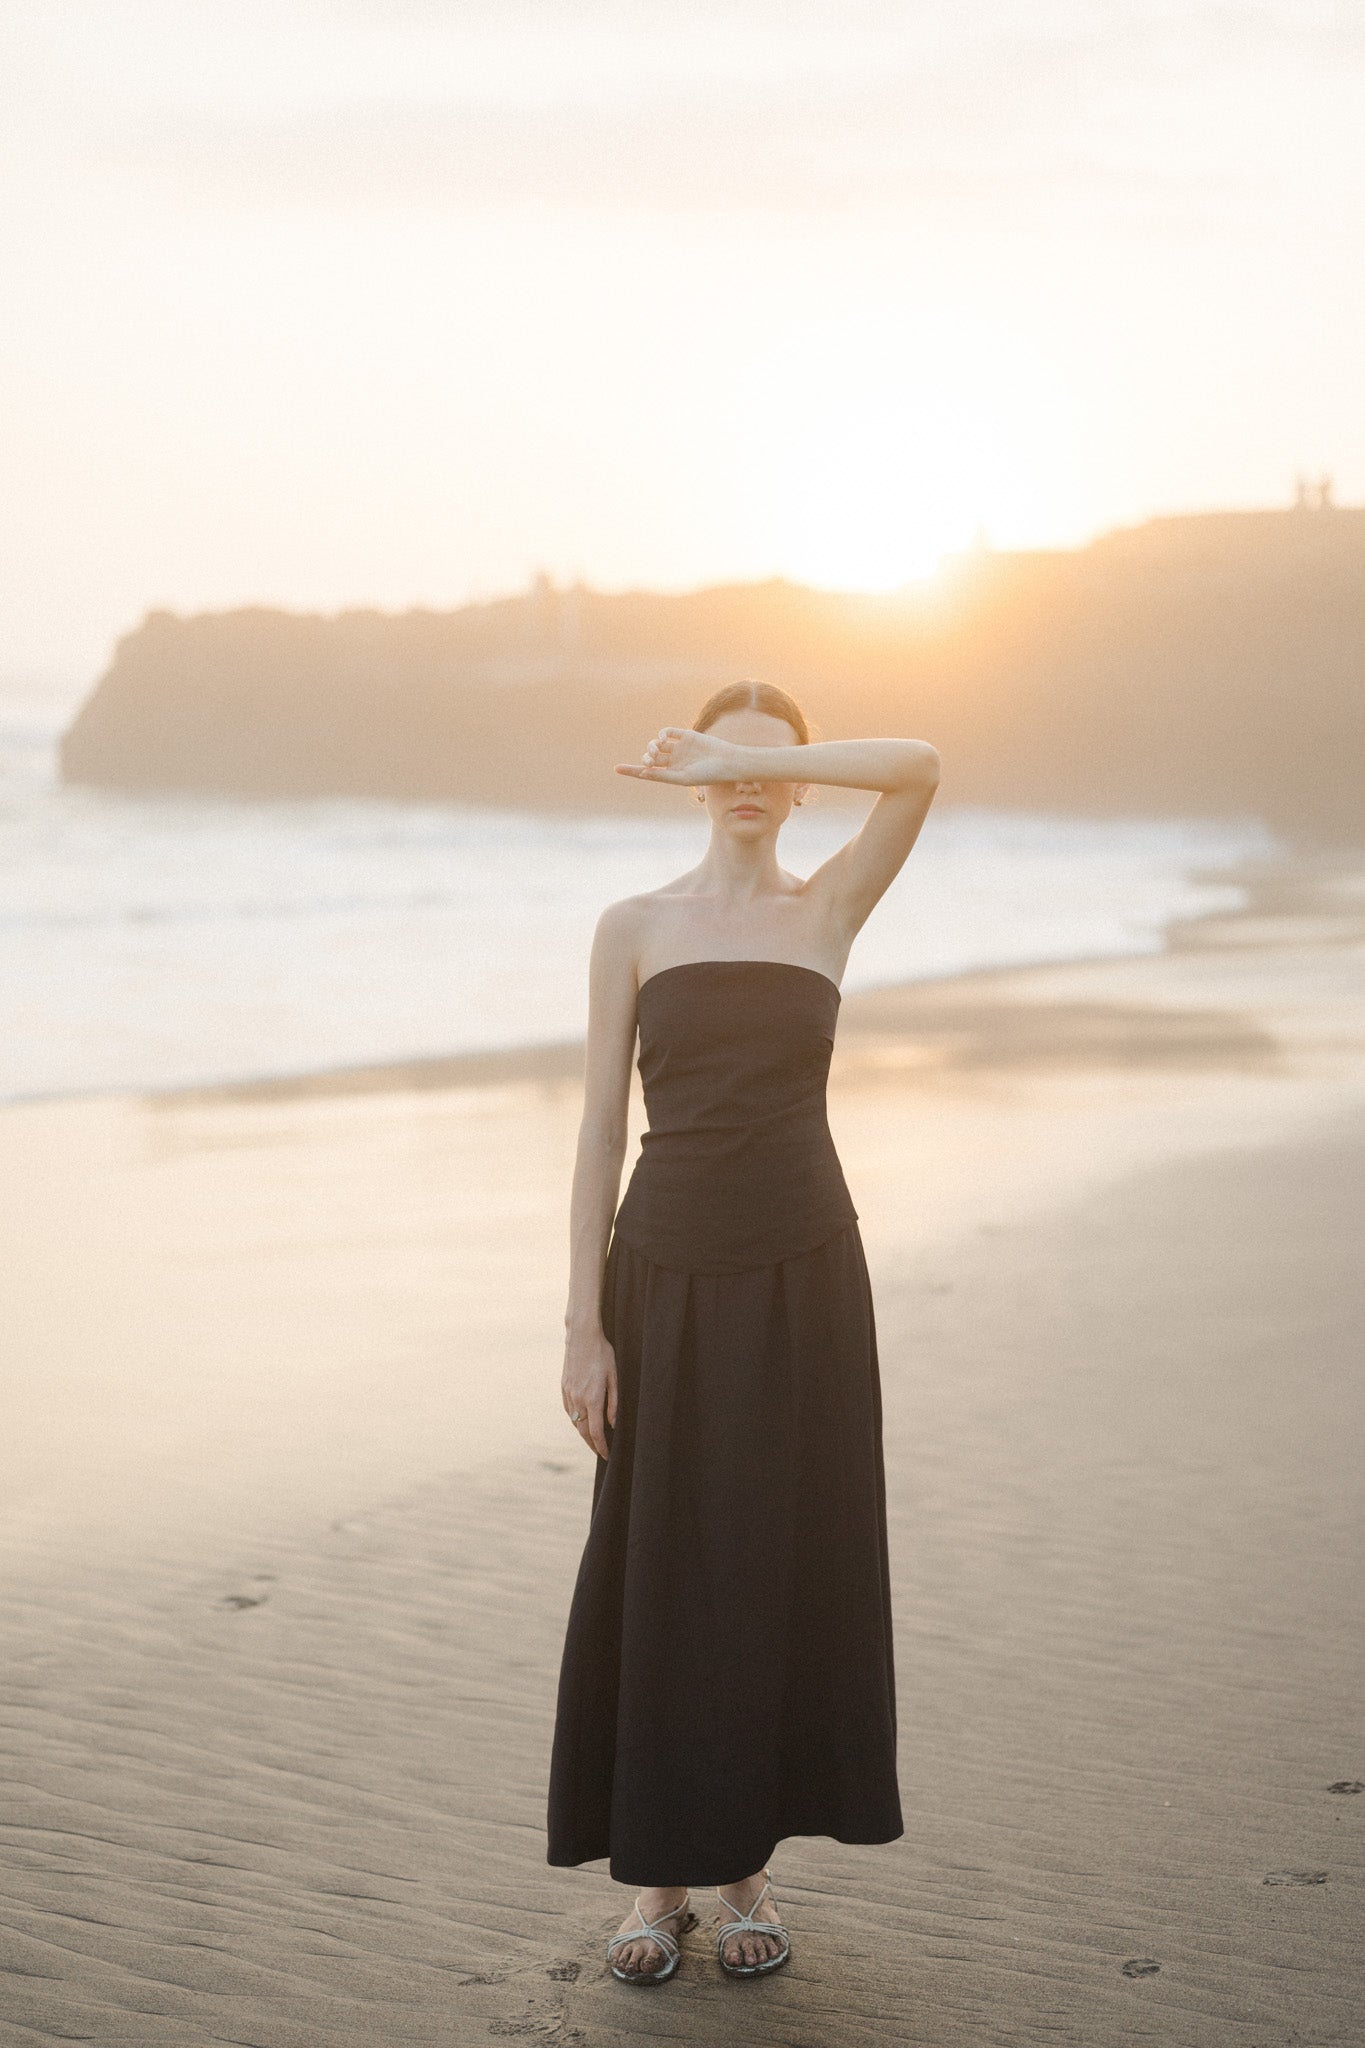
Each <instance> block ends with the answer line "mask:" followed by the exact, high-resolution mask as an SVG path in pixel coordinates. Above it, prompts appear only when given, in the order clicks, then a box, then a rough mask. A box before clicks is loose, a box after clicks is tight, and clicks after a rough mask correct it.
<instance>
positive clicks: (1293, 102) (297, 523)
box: [0, 0, 1365, 680]
mask: <svg viewBox="0 0 1365 2048" xmlns="http://www.w3.org/2000/svg"><path fill="white" fill-rule="evenodd" d="M1362 73H1365V23H1363V22H1362V20H1361V17H1360V16H1359V14H1358V13H1357V12H1356V11H1354V10H1352V9H1350V8H1348V7H1346V6H1344V5H1340V4H1314V5H1307V6H1303V5H1300V6H1295V7H1292V8H1291V7H1284V6H1275V5H1269V4H1242V5H1223V4H1219V5H1213V4H1195V5H1192V6H1187V7H1184V8H1182V9H1180V10H1179V11H1176V10H1174V9H1172V8H1169V7H1167V6H1165V5H1160V4H1156V0H1116V4H1115V5H1114V6H1113V7H1111V8H1109V9H1107V10H1106V11H1105V14H1104V17H1103V20H1102V21H1101V22H1097V20H1096V17H1095V14H1094V11H1093V9H1089V8H1082V7H1080V6H1079V5H1078V4H1073V0H1067V4H1062V0H990V4H988V5H986V6H984V7H982V8H979V9H976V10H973V11H972V14H971V16H970V18H969V19H967V18H963V17H962V15H961V13H960V11H957V10H952V9H949V8H947V7H946V6H943V5H929V6H919V7H916V8H913V9H911V8H909V7H906V6H898V5H892V4H887V0H868V4H864V5H861V6H856V7H853V8H848V7H840V8H836V7H834V6H833V5H832V4H830V0H808V4H804V5H798V6H795V7H783V8H778V7H777V6H775V5H771V4H766V0H737V4H735V5H732V6H727V7H724V8H722V7H720V6H717V5H712V4H701V0H692V4H688V5H679V4H669V0H645V4H637V5H635V6H633V7H630V8H626V7H625V6H624V5H611V4H597V5H591V4H588V5H585V6H576V7H574V8H572V9H570V8H569V7H568V6H567V5H566V4H564V0H534V4H533V0H521V4H510V5H504V6H500V7H498V8H493V7H491V6H486V5H475V6H470V7H466V8H464V9H462V10H461V11H460V15H459V19H458V21H453V20H451V19H448V18H447V17H446V16H445V14H444V12H443V10H441V9H439V8H437V7H435V6H433V5H431V4H429V0H397V4H392V5H388V6H385V7H380V6H379V5H377V4H375V0H277V4H274V5H272V6H270V7H269V8H267V7H265V6H263V5H261V4H259V0H244V4H238V5H235V6H234V7H232V8H231V9H229V8H228V7H226V6H225V5H223V4H220V0H205V4H204V5H202V6H200V7H197V8H196V9H194V10H192V11H187V10H185V9H183V8H179V7H175V6H172V5H170V4H169V0H108V4H106V5H105V6H103V7H101V8H100V9H99V10H98V11H96V10H92V9H90V8H88V7H86V6H82V5H78V4H76V0H50V4H49V5H47V6H46V7H44V8H43V9H42V10H41V11H38V10H32V9H26V8H22V7H18V6H15V5H12V4H4V0H0V77H2V78H3V80H4V83H3V85H0V107H2V108H3V111H4V131H5V135H6V138H7V139H6V143H5V145H4V147H3V149H0V192H2V193H3V206H0V260H3V262H4V266H5V271H6V275H7V278H8V280H9V283H10V293H9V295H8V296H9V309H8V312H7V314H6V315H5V317H4V320H3V323H2V324H0V346H2V347H3V350H4V359H5V364H6V378H5V392H6V396H5V399H4V408H5V413H6V415H7V417H6V420H5V440H6V451H7V454H6V466H7V484H8V489H7V492H6V501H5V508H4V511H3V514H2V515H0V518H2V519H3V525H0V538H2V539H3V547H2V548H0V559H3V563H4V567H3V569H0V579H3V581H2V582H0V618H2V619H3V645H0V676H3V677H10V678H14V677H19V678H23V677H35V676H42V677H49V678H50V677H53V676H58V675H60V676H61V677H62V678H64V679H66V678H75V677H76V676H83V677H85V678H86V679H87V680H89V679H93V676H94V675H95V674H96V673H97V672H98V669H99V668H100V667H101V666H102V664H103V663H104V661H105V660H106V659H107V657H108V654H109V652H110V650H111V648H112V645H113V642H114V640H115V639H116V638H117V637H118V636H119V635H120V634H121V633H123V632H126V631H128V630H129V629H130V628H131V627H132V626H134V625H135V624H136V622H137V621H138V620H139V619H140V618H141V617H142V616H143V614H144V613H145V612H146V611H147V610H148V609H149V608H152V607H158V606H165V607H169V608H172V609H175V610H181V611H198V610H202V609H218V608H225V607H230V606H234V605H239V604H245V603H264V604H278V605H282V606H286V607H289V608H298V609H303V610H309V611H324V612H329V611H334V610H336V609H338V608H339V607H342V606H347V605H370V604H372V605H375V606H378V607H381V608H384V609H401V608H404V607H406V606H409V605H418V604H427V605H432V606H435V607H438V608H446V607H449V606H454V605H458V604H460V603H462V602H465V601H467V600H469V599H470V598H479V597H483V596H488V595H493V594H499V593H503V592H507V591H513V590H517V589H522V588H524V587H525V586H526V584H527V582H528V580H529V579H530V577H531V576H532V574H533V573H535V571H536V570H538V569H544V570H546V571H548V572H549V573H550V574H551V575H552V576H554V577H556V578H557V579H558V580H560V581H572V580H574V579H575V578H582V579H583V580H585V581H586V582H588V583H590V584H592V585H593V586H595V587H597V588H600V589H619V588H622V587H627V586H640V587H648V588H653V589H659V590H678V589H687V588H695V587H697V586H699V585H702V584H707V583H715V582H731V581H740V580H748V579H751V578H760V577H765V576H770V575H784V576H787V577H790V578H791V579H792V580H794V581H799V582H806V583H811V584H815V585H818V586H821V587H824V588H832V589H839V588H846V589H866V590H875V589H879V588H888V587H895V586H897V585H899V584H901V583H903V582H905V581H906V580H907V579H910V578H913V577H915V576H919V575H923V574H926V573H928V572H929V571H931V570H932V569H933V567H934V565H935V563H936V562H937V560H938V559H939V558H940V557H941V556H942V555H943V554H945V553H949V552H952V551H954V550H956V549H959V548H962V547H964V546H967V545H970V544H971V542H972V540H973V538H974V536H975V535H976V534H977V533H978V531H984V533H985V535H986V537H987V538H988V539H989V541H990V542H991V543H992V544H993V545H995V546H997V547H1000V548H1013V547H1027V546H1070V545H1076V544H1079V543H1083V542H1084V541H1086V540H1087V539H1089V538H1091V537H1092V536H1093V535H1095V534H1097V533H1100V532H1102V531H1104V530H1106V529H1108V528H1111V527H1114V526H1120V525H1130V524H1135V523H1137V522H1139V521H1140V520H1142V519H1144V518H1146V517H1148V516H1151V515H1154V514H1160V513H1171V512H1180V511H1186V510H1189V511H1195V510H1208V509H1223V508H1228V509H1235V508H1239V507H1243V506H1252V505H1278V504H1285V503H1287V502H1289V500H1290V497H1291V495H1292V491H1293V485H1294V478H1295V476H1296V475H1297V474H1303V475H1306V476H1308V477H1311V478H1314V479H1315V478H1317V477H1318V476H1320V475H1322V474H1323V473H1329V474H1331V476H1332V477H1333V478H1334V481H1335V487H1336V495H1337V497H1338V499H1339V500H1340V501H1342V502H1351V501H1355V502H1358V501H1359V500H1360V499H1362V498H1365V414H1362V409H1361V408H1360V406H1359V403H1358V392H1357V384H1358V369H1357V365H1358V361H1359V336H1360V333H1361V328H1362V321H1361V314H1362V311H1365V275H1362V270H1361V266H1360V263H1359V260H1358V253H1357V252H1358V248H1359V242H1360V226H1361V222H1360V215H1361V212H1362V205H1361V201H1362V196H1365V177H1362V170H1363V169H1365V148H1363V147H1362V143H1361V140H1360V122H1359V107H1360V104H1361V98H1360V88H1361V83H1362Z"/></svg>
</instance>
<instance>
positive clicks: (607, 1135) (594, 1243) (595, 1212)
mask: <svg viewBox="0 0 1365 2048" xmlns="http://www.w3.org/2000/svg"><path fill="white" fill-rule="evenodd" d="M625 1158H626V1134H625V1132H624V1131H619V1132H618V1131H611V1132H603V1131H600V1130H597V1129H595V1128H594V1127H593V1126H591V1125H588V1124H585V1125H584V1126H583V1127H582V1129H581V1130H580V1131H579V1134H578V1155H577V1158H576V1159H575V1162H574V1175H573V1192H572V1195H571V1197H570V1201H569V1303H568V1307H567V1308H566V1309H565V1311H564V1327H565V1329H566V1330H568V1331H569V1332H571V1333H572V1332H574V1331H582V1330H586V1331H589V1332H596V1331H598V1330H600V1328H601V1326H602V1325H601V1314H602V1309H601V1295H602V1270H603V1267H604V1265H605V1263H606V1256H607V1245H608V1243H609V1241H610V1238H611V1224H612V1218H613V1216H614V1215H615V1213H616V1198H617V1195H618V1194H619V1193H620V1189H621V1168H622V1167H623V1166H624V1164H625Z"/></svg>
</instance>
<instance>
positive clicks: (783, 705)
mask: <svg viewBox="0 0 1365 2048" xmlns="http://www.w3.org/2000/svg"><path fill="white" fill-rule="evenodd" d="M727 711H766V712H767V713H768V715H769V717H770V718H784V719H785V720H786V722H787V724H788V725H789V726H790V727H791V729H792V731H793V732H794V733H795V734H796V737H797V740H798V741H799V743H800V744H801V745H802V746H803V747H805V746H809V744H810V740H811V732H812V727H811V725H810V722H809V720H808V719H807V717H806V714H805V712H804V711H803V710H802V709H801V706H800V705H799V704H798V703H797V701H796V699H795V697H789V696H788V695H787V692H786V691H785V690H779V689H778V687H777V685H776V683H749V682H746V683H726V684H725V686H724V687H723V688H722V689H719V690H716V691H715V692H714V693H713V694H712V695H711V696H709V697H708V698H707V700H706V702H705V703H704V704H703V705H702V707H701V710H700V711H699V712H698V713H697V715H696V717H695V718H694V719H693V721H692V730H693V732H706V731H707V730H708V729H709V727H711V726H713V725H714V724H715V722H716V720H717V719H718V718H723V717H724V716H725V713H726V712H727Z"/></svg>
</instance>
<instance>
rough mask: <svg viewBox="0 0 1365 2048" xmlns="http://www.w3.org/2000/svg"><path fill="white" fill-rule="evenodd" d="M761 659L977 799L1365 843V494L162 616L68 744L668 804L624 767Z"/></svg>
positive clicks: (506, 795) (66, 747)
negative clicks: (421, 604) (446, 608)
mask: <svg viewBox="0 0 1365 2048" xmlns="http://www.w3.org/2000/svg"><path fill="white" fill-rule="evenodd" d="M743 676H756V677H762V678H764V679H766V680H768V681H771V682H776V683H780V684H782V685H783V686H784V687H786V688H788V689H791V690H793V691H794V692H795V693H796V694H798V695H799V697H800V698H801V701H802V703H803V704H804V705H805V707H806V709H807V712H808V713H809V715H810V716H811V717H812V718H813V719H814V720H815V722H816V724H817V726H818V727H819V729H820V736H821V737H822V738H826V739H839V738H842V737H845V736H849V735H852V734H856V733H871V732H884V733H908V734H913V735H915V736H917V737H921V738H925V739H929V740H932V741H933V742H934V744H935V745H936V746H937V747H938V748H939V750H940V753H941V754H942V757H943V763H944V778H943V792H944V795H945V796H948V797H950V798H951V799H952V800H955V801H959V802H975V803H990V804H1001V805H1008V806H1011V807H1026V808H1047V809H1054V810H1065V811H1071V812H1076V813H1089V814H1097V813H1110V814H1112V813H1115V812H1124V813H1140V814H1145V815H1153V814H1184V815H1199V816H1205V817H1220V816H1221V817H1229V816H1239V817H1245V816H1258V817H1261V818H1263V819H1265V821H1266V822H1267V823H1268V824H1269V825H1271V826H1272V827H1273V828H1274V829H1276V830H1279V831H1283V832H1286V833H1288V834H1291V835H1298V836H1301V837H1302V836H1308V837H1317V838H1320V839H1323V840H1330V841H1336V842H1343V841H1346V842H1351V843H1356V844H1359V843H1361V842H1362V841H1365V776H1363V775H1362V766H1363V765H1365V508H1344V507H1335V506H1332V505H1331V504H1330V502H1328V501H1327V498H1326V494H1325V493H1324V494H1323V498H1322V500H1321V501H1320V502H1300V504H1299V505H1297V506H1295V507H1293V508H1290V509H1287V510H1283V511H1264V512H1223V513H1209V514H1194V515H1185V516H1178V517H1171V518H1160V519H1153V520H1150V521H1148V522H1146V523H1145V524H1143V525H1141V526H1136V527H1131V528H1124V529H1120V530H1117V531H1115V532H1112V533H1108V534H1105V535H1103V536H1102V537H1101V538H1099V539H1097V540H1095V541H1093V542H1091V543H1090V544H1089V545H1088V546H1086V547H1083V548H1078V549H1071V550H1061V549H1059V550H1049V551H1039V552H1027V553H993V552H990V551H987V550H984V549H983V550H980V551H978V552H975V553H973V554H970V555H964V556H960V557H957V558H955V559H954V560H953V561H952V562H951V563H950V564H949V565H948V566H947V567H946V569H945V572H944V574H943V576H942V577H941V578H940V579H938V581H937V582H935V583H934V584H932V585H926V586H920V587H915V588H911V589H907V590H906V591H904V592H899V593H897V594H895V595H892V596H878V597H866V596H849V595H845V594H835V593H831V592H825V591H818V590H812V589H807V588H804V587H802V586H800V585H796V584H791V583H787V582H784V581H782V580H774V581H770V582H764V583H757V584H736V585H727V586H721V587H718V588H713V589H705V590H698V591H694V592H690V593H686V594H682V595H665V594H651V593H648V592H626V593H620V594H607V593H603V592H598V591H593V590H589V589H586V588H583V587H581V586H575V587H573V588H571V589H556V588H555V587H554V586H553V584H551V583H550V582H549V581H548V579H546V578H543V577H542V578H539V579H537V581H536V582H535V583H534V584H533V585H532V587H531V589H530V590H529V591H527V592H525V593H523V594H521V595H518V596H514V597H507V598H504V599H501V600H498V601H495V602H492V603H486V604H472V605H466V606H464V607H462V608H461V609H459V610H456V611H451V612H435V611H424V610H414V611H409V612H405V613H382V612H378V611H360V610H357V611H345V612H342V613H339V614H338V615H336V616H334V617H320V616H309V615H300V614H295V613H290V612H285V611H278V610H270V609H265V608H254V607H253V608H246V609H243V610H238V611H231V612H222V613H206V614H201V615H198V616H194V617H180V616H177V615H174V614H172V613H169V612H164V611H155V612H152V613H150V614H149V615H148V616H147V618H146V619H144V621H143V622H142V624H141V625H140V626H139V627H138V628H137V629H136V631H134V632H132V633H130V634H128V635H127V637H126V638H124V639H123V640H121V641H120V642H119V644H118V647H117V649H116V652H115V655H114V659H113V661H112V663H111V665H110V667H109V669H108V671H107V672H106V674H105V675H104V676H102V677H101V678H100V680H99V682H98V683H97V685H96V686H95V688H94V690H93V692H92V694H91V695H90V697H89V698H88V699H87V700H86V702H85V703H84V704H83V706H82V707H81V709H80V711H79V712H78V714H77V715H76V717H75V719H74V721H73V722H72V724H71V726H70V728H69V730H68V731H67V733H66V734H65V736H64V738H63V741H62V747H61V771H62V774H63V777H64V778H65V779H66V780H68V781H71V782H83V783H92V784H101V785H104V786H107V787H114V788H120V789H128V790H133V789H136V790H154V789H155V790H179V791H194V790H198V791H217V792H225V793H235V794H240V795H250V796H256V797H262V796H264V797H299V796H317V795H334V794H343V793H344V794H355V795H369V796H384V797H397V798H406V799H420V800H426V801H430V800H433V799H435V800H441V799H459V800H463V801H471V802H480V803H487V804H496V805H504V806H511V807H522V806H526V805H532V806H537V807H553V808H556V809H561V810H562V809H577V810H595V811H624V810H645V811H650V812H653V813H655V814H656V815H657V812H658V806H659V801H660V797H659V791H658V790H657V788H652V787H650V786H649V785H641V784H637V783H635V782H633V781H631V780H630V779H629V778H627V777H625V776H618V775H615V774H613V773H612V765H613V763H614V762H616V761H618V760H630V759H634V758H635V757H636V756H637V755H638V754H639V752H640V749H641V747H642V746H643V744H644V742H645V740H646V739H647V738H648V737H649V736H650V735H651V734H652V733H653V732H654V731H655V730H656V729H657V727H658V726H660V725H662V724H665V723H670V724H677V725H685V724H687V723H688V722H689V721H690V719H691V718H692V716H693V715H694V714H695V713H696V711H697V710H698V709H699V708H700V706H701V703H702V700H703V699H704V698H705V696H706V695H707V694H708V693H709V692H710V691H711V690H712V689H714V688H715V687H716V686H717V685H718V684H719V683H721V682H728V681H732V680H734V679H736V678H739V677H743Z"/></svg>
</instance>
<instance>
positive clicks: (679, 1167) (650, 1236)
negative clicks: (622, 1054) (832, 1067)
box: [614, 960, 858, 1273]
mask: <svg viewBox="0 0 1365 2048" xmlns="http://www.w3.org/2000/svg"><path fill="white" fill-rule="evenodd" d="M839 1001H840V997H839V990H838V988H837V987H836V986H835V984H834V982H832V981H831V980H830V978H829V976H828V975H826V974H821V973H820V972H819V970H818V969H816V968H814V967H798V966H795V965H794V964H793V963H792V962H790V961H785V960H689V961H685V962H683V963H682V964H681V965H679V966H677V967H665V968H662V969H661V970H660V971H659V972H658V973H657V974H651V975H650V976H649V977H648V979H647V980H645V981H644V982H642V983H641V985H640V992H639V999H638V1004H637V1009H636V1015H637V1019H638V1023H639V1030H640V1051H639V1058H638V1062H637V1063H638V1066H639V1069H640V1078H641V1080H642V1081H643V1083H644V1091H645V1109H646V1112H647V1114H648V1117H649V1128H648V1130H646V1131H645V1132H644V1133H643V1135H642V1137H641V1141H640V1156H639V1158H638V1159H637V1160H636V1162H635V1167H634V1170H633V1172H632V1174H631V1177H630V1181H629V1183H628V1185H627V1187H626V1192H625V1194H624V1196H623V1197H622V1200H621V1205H620V1208H619V1209H618V1210H617V1213H616V1220H615V1225H614V1229H615V1234H616V1236H617V1237H618V1238H620V1239H621V1240H622V1241H623V1242H625V1243H627V1244H631V1245H634V1246H636V1247H637V1248H638V1249H640V1250H641V1251H643V1252H645V1253H646V1254H647V1256H648V1257H649V1258H650V1259H652V1260H653V1261H654V1262H655V1264H657V1265H661V1266H671V1267H673V1268H675V1269H678V1270H681V1271H683V1272H691V1273H733V1272H743V1271H745V1270H746V1269H747V1268H749V1267H752V1266H766V1265H770V1264H772V1263H773V1262H774V1261H776V1260H779V1259H787V1258H793V1257H795V1256H796V1255H797V1254H798V1253H800V1252H805V1251H812V1250H814V1248H815V1246H816V1245H818V1244H823V1243H824V1242H825V1240H826V1239H827V1238H829V1237H832V1236H833V1235H834V1233H835V1232H836V1231H838V1230H843V1229H845V1228H847V1226H848V1225H849V1224H850V1223H853V1222H855V1221H856V1219H857V1214H858V1212H857V1210H856V1209H855V1208H854V1206H853V1201H852V1197H851V1196H850V1194H849V1192H848V1188H847V1185H846V1184H845V1181H844V1174H843V1168H842V1167H841V1166H840V1164H839V1155H838V1153H837V1152H836V1151H835V1149H834V1139H833V1137H832V1136H831V1133H830V1129H829V1124H828V1121H827V1117H826V1105H825V1087H826V1082H827V1080H828V1077H829V1064H830V1057H831V1055H832V1053H833V1051H834V1033H835V1027H836V1024H837V1022H838V1015H839Z"/></svg>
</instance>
